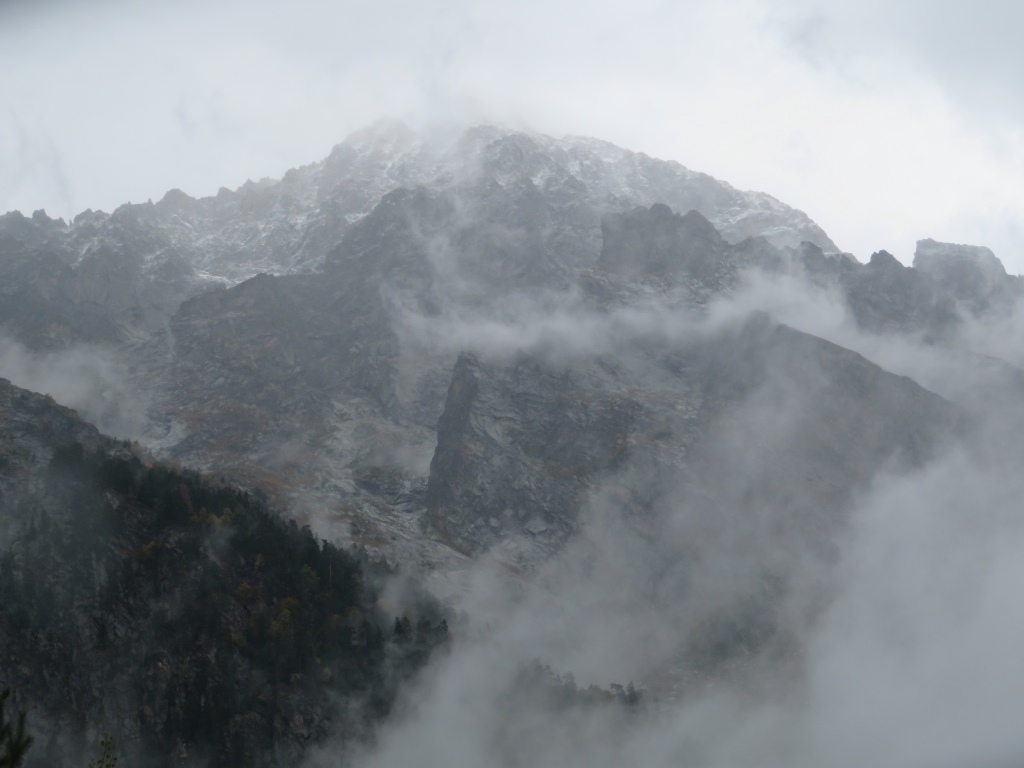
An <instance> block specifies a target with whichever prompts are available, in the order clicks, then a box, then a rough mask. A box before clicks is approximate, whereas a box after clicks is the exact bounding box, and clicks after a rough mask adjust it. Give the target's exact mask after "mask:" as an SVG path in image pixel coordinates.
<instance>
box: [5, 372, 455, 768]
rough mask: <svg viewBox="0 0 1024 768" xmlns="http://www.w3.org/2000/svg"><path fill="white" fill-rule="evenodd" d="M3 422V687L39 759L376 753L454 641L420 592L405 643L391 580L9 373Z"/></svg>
mask: <svg viewBox="0 0 1024 768" xmlns="http://www.w3.org/2000/svg"><path fill="white" fill-rule="evenodd" d="M0 414H2V419H0V521H2V528H0V543H2V549H3V554H2V555H0V602H2V605H3V609H2V610H0V637H2V638H3V643H2V651H0V679H2V680H3V681H4V685H5V686H10V687H13V688H14V689H15V690H16V691H17V693H18V696H19V698H20V702H21V703H23V704H27V705H28V711H29V722H30V723H31V726H32V732H33V734H34V735H35V740H36V747H35V748H34V749H33V751H32V753H31V755H30V760H29V763H28V765H30V766H31V765H47V766H54V765H78V764H81V763H80V761H79V762H76V760H77V758H78V756H80V754H81V749H82V747H83V746H84V744H85V743H87V742H88V741H89V740H90V739H94V735H95V734H96V733H97V731H101V732H107V733H109V734H111V735H112V736H113V737H114V740H115V743H116V744H117V745H118V750H119V752H120V754H121V755H122V756H123V757H126V758H128V759H129V760H130V764H132V765H139V766H146V765H153V766H157V765H169V764H172V763H173V764H174V765H210V766H238V765H295V764H297V763H298V762H299V761H300V760H301V758H302V756H303V754H304V753H305V752H306V751H307V750H308V749H310V748H311V747H313V746H315V745H316V744H318V743H319V742H321V741H323V739H324V738H325V737H326V736H328V735H330V736H331V737H332V739H334V740H335V741H336V742H337V741H338V740H341V741H344V742H349V743H351V744H355V743H360V742H365V741H366V740H367V739H368V738H369V736H370V734H372V732H373V728H374V726H375V724H376V723H377V722H379V721H380V720H381V719H383V718H384V717H385V716H386V715H387V713H388V711H389V710H390V708H391V707H392V706H393V704H394V701H395V697H396V695H397V690H398V688H399V687H400V685H401V684H402V683H403V682H404V681H406V680H407V679H409V678H411V677H412V676H414V675H415V673H416V672H417V670H418V669H420V668H421V667H422V666H423V665H424V664H425V662H426V660H427V658H428V657H429V655H430V653H431V651H433V650H434V649H435V648H437V647H439V646H440V645H441V644H443V643H444V642H445V641H446V638H447V629H446V627H447V625H446V624H444V623H443V618H442V616H441V614H440V613H439V609H438V607H437V606H436V604H434V603H432V602H431V601H429V600H425V599H420V600H418V601H417V600H416V599H415V598H414V597H413V595H414V594H415V593H414V592H409V599H408V600H407V602H406V604H405V606H404V607H405V608H407V609H408V610H410V611H413V612H414V616H417V615H418V623H417V625H416V628H415V630H411V629H410V631H409V633H408V636H405V635H404V634H401V633H399V634H398V635H396V634H395V633H394V631H393V627H392V623H391V622H392V620H393V619H394V617H393V616H391V615H388V614H386V613H384V611H383V609H382V606H381V605H380V596H381V595H380V590H381V588H382V587H383V584H384V581H385V579H386V578H388V576H389V575H388V574H387V572H386V571H384V570H382V569H381V567H380V566H379V565H376V564H374V563H372V562H369V561H368V560H366V559H365V558H363V559H362V560H360V559H359V558H357V557H355V556H353V555H352V554H350V553H348V552H346V551H344V550H340V549H338V548H336V547H334V546H333V545H331V544H328V543H326V542H317V541H316V540H315V539H314V538H313V537H312V535H311V534H310V533H309V531H308V529H305V530H299V529H298V528H297V527H296V526H295V524H294V522H293V523H290V524H286V523H285V522H284V521H283V520H281V519H280V518H279V517H277V515H276V514H274V513H273V512H271V511H269V510H267V509H266V508H265V506H264V505H263V504H262V503H260V502H259V501H258V500H256V499H255V498H253V497H251V496H250V495H249V494H247V493H244V492H241V491H239V490H238V489H235V488H231V487H227V486H224V485H221V484H218V483H216V482H213V481H211V480H210V479H208V478H201V477H200V476H199V475H198V474H197V473H194V472H187V471H181V470H178V469H174V468H172V467H169V466H166V465H160V464H156V465H153V464H150V463H143V461H142V460H140V458H139V457H138V456H137V455H135V453H133V451H132V450H130V449H129V448H128V447H127V446H125V445H123V444H121V443H117V442H115V441H113V440H110V439H109V438H105V437H103V436H102V435H100V434H99V433H97V432H96V430H95V429H94V428H93V427H91V426H90V425H88V424H86V423H84V422H83V421H81V420H80V419H79V418H77V417H76V416H75V414H74V413H73V412H71V411H69V410H67V409H65V408H62V407H60V406H58V405H57V404H55V403H54V402H53V401H52V400H51V399H49V398H44V397H43V396H41V395H37V394H34V393H30V392H27V391H25V390H21V389H19V388H17V387H14V386H12V385H11V384H10V383H9V382H7V381H5V380H0ZM404 621H405V622H408V621H409V620H408V618H405V619H404ZM403 632H404V629H403Z"/></svg>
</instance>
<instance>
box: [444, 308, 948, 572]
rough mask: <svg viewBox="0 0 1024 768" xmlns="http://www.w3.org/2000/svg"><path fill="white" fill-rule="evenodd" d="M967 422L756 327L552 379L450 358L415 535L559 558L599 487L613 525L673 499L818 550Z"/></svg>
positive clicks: (811, 346) (874, 370)
mask: <svg viewBox="0 0 1024 768" xmlns="http://www.w3.org/2000/svg"><path fill="white" fill-rule="evenodd" d="M641 361H643V363H644V364H645V365H643V367H641ZM637 371H643V374H642V376H640V375H638V373H637ZM765 419H768V420H769V421H771V423H759V421H762V422H763V420H765ZM963 419H964V417H963V416H962V415H961V413H960V411H959V409H957V408H956V407H954V406H952V405H951V404H950V403H948V402H946V401H944V400H943V399H942V398H940V397H938V396H937V395H934V394H933V393H931V392H929V391H927V390H925V389H923V388H921V387H920V386H918V385H917V384H915V383H914V382H913V381H911V380H910V379H907V378H904V377H899V376H895V375H893V374H889V373H886V372H885V371H883V370H882V369H881V368H879V367H878V366H876V365H874V364H872V363H870V362H869V361H867V360H865V359H864V358H863V357H861V356H860V355H857V354H856V353H853V352H850V351H848V350H845V349H843V348H842V347H838V346H836V345H833V344H830V343H828V342H825V341H822V340H821V339H817V338H815V337H813V336H808V335H806V334H802V333H799V332H797V331H794V330H792V329H789V328H787V327H785V326H778V325H775V324H774V323H771V322H770V321H769V320H768V319H767V318H765V317H764V316H755V317H753V318H752V319H751V320H749V321H748V322H747V323H745V324H744V325H743V326H742V327H740V328H738V329H736V330H732V331H725V332H722V333H720V334H718V335H716V336H715V337H713V338H710V339H706V340H703V341H694V342H690V343H686V344H682V345H679V346H675V347H671V348H655V349H648V350H646V351H645V352H643V353H642V354H640V355H639V356H636V355H623V354H620V355H618V356H610V357H607V358H604V359H602V360H600V361H597V362H590V363H585V364H582V365H580V364H576V365H570V366H567V367H564V368H563V367H561V366H559V365H558V364H557V363H553V362H552V361H550V360H547V361H545V360H541V359H537V358H532V359H531V358H521V359H519V360H517V361H515V362H513V363H504V364H501V363H484V362H481V360H480V359H478V358H477V357H475V356H472V355H462V356H461V357H460V358H459V360H458V362H457V363H456V365H455V369H454V371H453V375H452V382H451V385H450V387H449V390H448V399H447V402H446V404H445V410H444V413H443V415H442V416H441V419H440V421H439V422H438V438H437V449H436V451H435V453H434V458H433V461H432V462H431V465H430V480H429V484H428V487H427V497H426V502H427V515H426V521H427V524H428V525H429V526H430V527H431V529H432V530H433V531H435V532H436V534H437V535H439V536H440V537H441V538H442V540H444V541H445V542H447V543H449V544H451V545H452V546H454V547H456V548H457V549H459V550H460V551H463V552H467V553H472V554H477V553H480V552H482V551H484V550H486V549H488V548H491V547H495V546H498V547H499V548H500V547H501V546H503V545H505V544H508V548H509V549H510V551H512V550H515V551H514V552H513V555H512V557H511V558H510V559H512V560H515V557H516V556H518V555H519V554H521V553H522V552H525V551H528V550H531V549H533V550H537V551H540V552H545V551H546V552H551V551H554V550H555V549H557V548H558V547H559V546H560V545H562V544H564V543H565V541H567V540H568V538H569V537H570V536H571V535H572V534H573V533H575V532H577V531H578V530H579V524H580V512H581V509H582V508H583V507H584V506H585V505H586V503H587V501H588V499H589V494H591V493H592V492H594V491H596V490H598V489H600V488H601V487H602V486H607V484H608V483H612V484H613V485H614V486H615V487H616V488H617V490H616V493H617V498H618V501H619V503H620V504H621V505H622V509H623V514H626V515H627V516H628V515H630V514H635V515H636V516H637V518H638V519H642V518H643V517H644V516H649V515H655V516H657V515H658V514H662V513H664V512H665V507H664V505H665V504H667V503H670V500H673V501H671V503H673V504H682V505H683V506H684V507H685V506H687V505H691V506H693V507H694V508H704V509H705V510H711V509H713V510H716V511H715V512H708V514H715V515H721V516H722V517H723V519H725V518H730V519H736V518H737V517H738V518H743V517H744V516H748V515H749V516H756V517H763V516H764V515H766V514H767V515H768V516H769V517H771V518H773V519H774V520H775V523H774V525H776V526H777V527H778V528H779V529H780V530H781V529H783V528H785V529H787V530H797V531H800V530H801V529H803V530H804V531H805V532H813V536H812V537H811V538H812V539H814V538H817V537H819V536H820V539H818V542H819V543H821V542H823V541H825V540H826V539H827V538H828V534H829V533H834V532H835V531H836V530H837V529H838V527H839V526H840V525H841V523H842V520H843V514H844V510H845V508H846V504H847V502H848V500H849V498H850V496H851V494H853V493H854V492H855V491H857V490H858V489H860V488H863V487H864V485H865V484H866V483H867V482H868V481H870V479H871V478H872V477H873V475H874V473H875V472H876V471H877V470H878V469H879V468H880V467H881V466H883V465H886V464H887V463H892V462H894V461H896V462H902V463H904V464H905V465H906V466H917V465H920V464H921V463H923V462H924V461H925V460H926V459H927V458H928V457H929V456H930V455H931V452H932V451H933V450H934V449H935V447H936V446H937V444H938V443H939V441H940V440H941V438H942V437H943V436H946V435H949V434H950V433H951V432H952V431H953V430H954V429H955V428H956V427H957V426H959V425H962V424H963ZM659 510H661V511H660V512H659ZM796 539H797V540H799V541H800V543H801V544H809V543H810V542H809V541H808V540H805V539H804V538H803V537H802V534H801V535H799V536H797V537H796ZM793 545H794V544H793V542H792V541H791V542H790V543H789V546H793Z"/></svg>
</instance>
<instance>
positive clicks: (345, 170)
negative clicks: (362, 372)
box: [0, 123, 836, 345]
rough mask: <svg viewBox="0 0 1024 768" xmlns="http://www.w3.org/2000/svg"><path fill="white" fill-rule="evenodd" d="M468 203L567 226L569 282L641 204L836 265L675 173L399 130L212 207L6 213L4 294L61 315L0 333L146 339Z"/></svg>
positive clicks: (805, 225)
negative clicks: (368, 221) (606, 221)
mask: <svg viewBox="0 0 1024 768" xmlns="http://www.w3.org/2000/svg"><path fill="white" fill-rule="evenodd" d="M468 187H474V188H477V189H483V188H487V187H490V188H492V189H493V190H497V191H502V192H504V193H505V194H508V195H513V196H519V195H523V194H529V195H533V196H535V197H536V198H538V199H540V200H543V201H544V204H545V205H547V206H548V207H549V208H551V209H552V210H557V211H560V212H561V213H562V214H563V216H564V217H568V218H566V219H565V221H563V222H562V224H561V226H563V227H564V226H566V225H567V224H568V226H569V227H571V229H572V230H573V232H572V235H573V238H574V239H575V240H576V241H577V242H576V245H575V246H574V248H575V252H574V253H572V254H567V256H569V257H570V258H571V260H572V261H574V262H576V263H577V266H578V265H580V264H583V263H585V262H587V261H588V260H592V259H593V258H595V257H596V249H598V248H599V247H600V217H601V216H602V215H603V214H604V213H608V212H618V211H626V210H630V209H632V208H634V207H636V206H638V205H644V206H647V205H650V204H652V203H655V202H660V203H665V204H668V205H670V206H671V207H672V208H674V209H676V210H680V211H683V212H685V211H688V210H690V209H695V210H699V211H701V213H702V214H704V215H705V216H707V217H708V218H709V219H710V220H711V221H712V222H714V223H715V225H716V226H717V227H718V228H719V229H720V230H721V231H722V233H723V235H724V236H725V237H726V238H727V239H729V240H730V241H732V242H736V241H739V240H742V239H744V238H746V237H751V236H764V237H767V238H768V239H769V240H770V241H771V242H773V243H775V244H777V245H789V246H796V245H798V244H799V243H800V242H801V241H803V240H809V241H811V242H814V243H816V244H817V245H819V246H820V247H822V248H824V249H825V250H828V251H834V250H836V248H835V246H834V244H833V243H832V242H831V241H830V240H829V239H828V237H827V236H826V235H825V233H824V232H822V231H821V229H820V228H819V227H818V226H817V225H815V224H814V223H813V222H812V221H811V220H810V219H809V218H807V216H806V215H805V214H803V213H801V212H800V211H796V210H793V209H791V208H789V207H788V206H785V205H784V204H782V203H780V202H779V201H777V200H775V199H773V198H771V197H769V196H768V195H764V194H762V193H755V192H739V191H737V190H735V189H733V188H732V187H730V186H729V185H728V184H724V183H723V182H719V181H717V180H715V179H713V178H711V177H710V176H707V175H705V174H700V173H695V172H692V171H689V170H688V169H686V168H684V167H682V166H681V165H679V164H678V163H673V162H667V161H662V160H655V159H652V158H649V157H647V156H646V155H643V154H638V153H633V152H629V151H627V150H623V149H620V148H618V147H615V146H613V145H611V144H607V143H604V142H599V141H595V140H592V139H581V138H567V139H553V138H550V137H547V136H542V135H536V134H526V133H516V132H512V131H508V130H505V129H501V128H493V127H481V128H476V129H472V130H469V131H466V132H465V133H463V134H461V135H458V136H454V137H449V138H448V139H446V140H443V141H430V140H427V139H426V138H424V137H422V136H419V135H417V134H415V133H413V132H412V131H410V130H409V129H407V128H405V127H404V126H402V125H401V124H397V123H382V124H379V125H377V126H375V127H374V128H371V129H367V130H365V131H362V132H360V133H357V134H355V135H353V136H351V137H349V138H348V139H347V140H346V141H344V142H343V143H341V144H339V145H338V146H337V147H335V149H334V151H333V152H332V153H331V155H330V156H329V157H327V158H326V159H325V160H323V161H321V162H319V163H314V164H311V165H308V166H305V167H303V168H298V169H294V170H291V171H289V172H288V173H286V174H285V176H284V178H283V179H281V180H280V181H271V180H268V179H264V180H262V181H260V182H258V183H257V182H247V183H246V184H245V185H243V186H242V187H240V188H239V189H237V190H235V191H230V190H227V189H223V188H222V189H221V191H220V193H218V194H217V195H216V196H215V197H210V198H203V199H198V200H197V199H193V198H191V197H189V196H188V195H187V194H185V193H184V192H181V191H180V190H172V191H171V192H168V193H167V194H166V195H165V196H164V197H163V198H162V199H161V200H160V201H159V202H157V203H155V204H154V203H143V204H135V205H131V204H129V205H124V206H121V207H120V208H118V209H117V210H116V211H114V212H113V213H112V214H106V213H102V212H93V211H87V212H85V213H82V214H80V215H79V216H76V217H75V219H74V221H73V222H71V223H65V222H63V221H61V220H53V219H50V218H49V217H47V216H46V215H45V214H44V213H43V212H41V211H39V212H37V213H36V214H35V215H34V216H33V217H32V218H26V217H24V216H22V215H21V214H19V213H17V212H14V213H9V214H7V215H6V216H3V217H0V243H2V249H3V251H4V253H5V264H4V266H5V267H8V265H9V264H10V262H12V261H14V262H17V263H24V262H34V263H35V266H34V267H33V270H34V271H35V272H40V271H41V272H42V274H41V275H36V276H29V275H24V274H17V273H8V275H9V276H8V280H18V281H19V282H24V283H25V284H26V285H32V286H35V288H36V292H38V293H39V294H41V296H40V299H39V300H43V301H49V302H50V306H51V309H52V310H53V311H57V310H59V309H61V308H63V311H64V312H65V314H67V313H68V312H71V313H72V314H70V315H68V316H67V317H57V318H56V319H55V322H56V324H57V328H59V329H60V330H59V331H58V329H57V328H50V329H49V330H46V329H42V328H37V327H35V326H34V325H32V324H31V320H30V318H25V317H22V318H21V319H18V318H17V317H15V316H16V315H25V314H27V313H26V311H25V310H24V309H19V311H18V312H12V313H11V317H10V318H8V320H7V322H6V323H5V325H6V327H7V328H8V330H9V331H14V332H15V333H16V334H17V336H18V337H19V338H20V339H22V340H23V341H24V342H25V343H28V344H32V345H44V344H45V345H59V344H62V343H63V344H66V343H69V342H74V341H81V340H88V341H107V340H111V338H112V336H113V333H112V331H111V330H109V329H103V328H97V329H92V328H89V327H81V326H82V325H83V324H82V323H81V322H80V321H79V317H80V316H85V317H88V316H90V315H91V314H94V313H98V314H100V315H104V316H106V317H107V318H108V319H109V320H113V321H114V322H115V323H116V324H120V325H123V326H127V327H128V328H142V329H144V330H151V329H152V328H153V327H155V326H158V325H159V324H160V322H161V319H162V318H163V317H166V315H167V314H169V313H171V312H173V310H174V308H175V307H176V306H177V303H180V301H181V300H182V299H184V298H186V297H187V296H189V295H193V294H194V293H196V292H199V291H202V290H203V289H205V288H207V287H209V286H210V285H211V284H222V285H234V284H237V283H238V282H241V281H243V280H245V279H248V278H250V277H253V276H254V275H256V274H258V273H260V272H266V273H270V274H279V275H280V274H293V273H309V272H315V271H318V270H319V269H320V268H321V267H322V266H323V263H324V259H325V257H326V256H327V254H328V253H329V252H330V251H331V250H332V249H333V248H334V247H335V245H336V244H337V243H338V241H339V240H340V239H341V237H342V235H344V233H345V232H346V231H347V230H348V228H349V227H350V226H351V225H352V224H353V223H355V222H356V221H358V220H359V219H361V218H362V217H364V216H366V215H367V214H368V213H370V212H371V211H372V210H373V208H374V207H375V206H376V205H377V203H378V202H379V201H380V200H381V199H382V198H383V197H384V196H385V195H387V194H388V193H389V192H392V191H394V190H396V189H402V188H404V189H413V188H423V189H425V190H428V191H429V192H431V193H434V194H436V193H452V192H457V191H458V190H461V189H465V188H468ZM470 196H471V197H472V195H470ZM562 236H563V237H564V236H565V234H564V233H563V235H562ZM43 260H47V261H48V262H49V263H47V264H45V265H44V264H42V263H41V262H42V261H43ZM8 268H9V267H8ZM42 282H45V284H46V288H43V287H42V286H41V285H40V283H42ZM30 295H31V294H30ZM26 323H27V324H28V325H27V326H26V325H25V324H26ZM23 326H25V327H23ZM47 334H49V335H47ZM65 336H68V338H64V337H65Z"/></svg>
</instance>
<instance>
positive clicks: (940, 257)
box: [914, 239, 1024, 316]
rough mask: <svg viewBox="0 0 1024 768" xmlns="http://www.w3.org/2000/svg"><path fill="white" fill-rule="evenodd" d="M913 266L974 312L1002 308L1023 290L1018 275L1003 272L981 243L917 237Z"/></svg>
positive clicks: (1005, 308) (1009, 305)
mask: <svg viewBox="0 0 1024 768" xmlns="http://www.w3.org/2000/svg"><path fill="white" fill-rule="evenodd" d="M914 269H916V270H918V271H919V272H922V273H924V274H926V275H928V276H930V277H931V278H932V279H933V280H934V281H935V283H936V284H938V285H939V286H941V288H942V289H943V290H944V291H945V292H947V293H948V294H949V295H950V296H952V297H953V298H954V299H955V300H957V301H958V302H962V303H963V304H964V305H965V306H966V308H967V309H968V310H969V311H970V312H971V313H972V314H974V315H975V316H979V315H984V314H987V313H990V312H1000V311H1002V312H1005V311H1007V310H1009V308H1010V307H1011V305H1012V303H1013V302H1014V301H1015V300H1016V299H1018V298H1019V297H1020V296H1021V294H1022V293H1024V284H1022V282H1021V278H1019V277H1013V276H1010V275H1007V274H1006V269H1005V268H1004V267H1003V263H1002V262H1001V261H1000V260H999V259H997V258H996V256H995V254H994V253H992V251H991V250H990V249H988V248H985V247H983V246H974V245H955V244H952V243H938V242H936V241H935V240H931V239H928V240H918V241H917V250H916V251H915V253H914Z"/></svg>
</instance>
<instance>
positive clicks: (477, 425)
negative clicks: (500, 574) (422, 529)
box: [426, 355, 640, 554]
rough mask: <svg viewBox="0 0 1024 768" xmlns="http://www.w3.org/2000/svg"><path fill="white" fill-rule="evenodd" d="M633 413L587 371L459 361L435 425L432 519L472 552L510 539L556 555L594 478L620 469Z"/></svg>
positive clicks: (446, 536) (447, 537)
mask: <svg viewBox="0 0 1024 768" xmlns="http://www.w3.org/2000/svg"><path fill="white" fill-rule="evenodd" d="M639 411H640V405H639V403H637V402H635V401H634V400H632V399H630V398H628V397H623V396H622V395H620V394H616V393H615V392H613V391H609V392H602V391H601V390H600V389H598V388H595V387H594V386H593V383H592V382H589V381H587V380H586V374H585V373H584V374H582V375H581V374H580V372H575V371H570V370H566V371H563V372H561V373H557V372H554V371H552V370H551V369H550V368H549V367H548V366H544V365H542V364H540V363H539V362H538V361H536V360H530V359H523V360H521V361H519V362H518V363H516V364H514V365H512V366H508V367H496V366H483V365H481V364H480V362H479V361H478V360H477V359H476V358H475V357H474V356H472V355H461V356H460V357H459V360H458V362H457V363H456V364H455V370H454V371H453V373H452V382H451V385H450V386H449V389H448V400H447V402H446V403H445V410H444V413H443V414H442V416H441V419H440V421H439V422H438V442H437V449H436V450H435V452H434V458H433V460H432V461H431V464H430V480H429V483H428V485H427V495H426V502H427V509H428V520H429V522H430V523H431V524H432V525H433V527H434V528H435V529H436V530H437V532H438V533H439V534H440V535H441V537H442V539H443V540H444V541H446V542H448V543H450V544H452V545H453V546H455V547H456V548H457V549H459V550H460V551H463V552H467V553H471V554H472V553H479V552H480V551H482V550H483V549H485V548H487V547H489V546H493V545H494V544H496V543H498V542H500V541H502V540H503V539H504V538H506V537H508V536H509V535H515V536H519V537H523V536H526V537H530V538H532V539H536V540H537V541H538V542H539V543H540V544H541V546H542V548H547V549H548V550H549V551H551V550H553V549H554V548H555V547H556V546H557V545H560V544H563V543H564V542H565V541H566V539H567V538H568V537H569V535H570V534H572V533H573V532H574V531H575V529H576V524H577V515H578V512H579V509H580V506H581V504H582V503H583V502H584V500H585V494H586V491H587V489H588V488H589V487H590V486H591V485H592V484H593V483H594V481H595V478H597V477H599V476H601V475H603V474H606V473H611V472H614V471H615V470H616V469H617V468H618V467H620V466H622V463H623V461H624V460H625V458H626V456H627V453H628V444H629V441H630V438H631V435H632V433H633V431H634V430H635V422H636V419H637V416H638V415H639Z"/></svg>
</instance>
